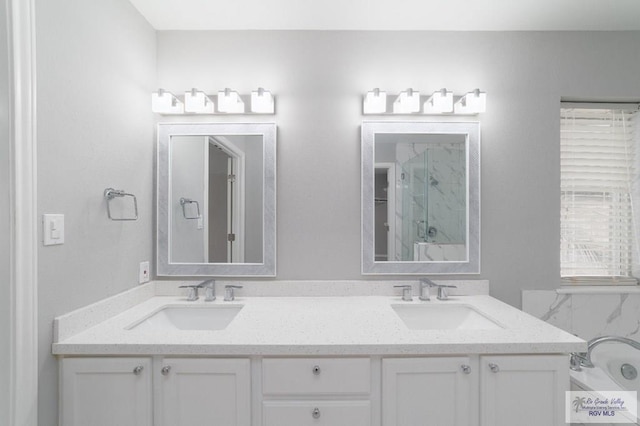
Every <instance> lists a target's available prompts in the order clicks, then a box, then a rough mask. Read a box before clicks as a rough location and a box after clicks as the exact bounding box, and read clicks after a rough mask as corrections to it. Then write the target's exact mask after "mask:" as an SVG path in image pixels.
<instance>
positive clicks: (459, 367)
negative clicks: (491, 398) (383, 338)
mask: <svg viewBox="0 0 640 426" xmlns="http://www.w3.org/2000/svg"><path fill="white" fill-rule="evenodd" d="M478 376H479V374H478V371H477V359H472V358H471V357H468V356H460V357H432V358H390V359H384V360H383V361H382V404H383V407H382V419H383V420H382V424H383V425H385V426H415V425H447V426H471V425H477V418H478V416H477V414H476V413H477V412H478V397H477V386H478Z"/></svg>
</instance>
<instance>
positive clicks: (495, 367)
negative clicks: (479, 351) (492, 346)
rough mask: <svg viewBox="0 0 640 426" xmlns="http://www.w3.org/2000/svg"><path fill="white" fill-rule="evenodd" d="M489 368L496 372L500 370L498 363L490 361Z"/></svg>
mask: <svg viewBox="0 0 640 426" xmlns="http://www.w3.org/2000/svg"><path fill="white" fill-rule="evenodd" d="M489 369H490V370H491V371H492V372H493V373H497V372H498V371H500V367H498V364H494V363H490V364H489Z"/></svg>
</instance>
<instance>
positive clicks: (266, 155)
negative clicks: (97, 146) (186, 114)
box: [156, 123, 276, 277]
mask: <svg viewBox="0 0 640 426" xmlns="http://www.w3.org/2000/svg"><path fill="white" fill-rule="evenodd" d="M209 135H214V136H232V135H259V136H262V141H263V145H262V146H263V170H264V179H263V210H262V225H263V226H262V229H263V240H262V263H170V262H169V259H170V257H169V250H170V247H171V244H170V242H171V235H170V232H169V230H170V226H169V224H170V223H171V222H170V220H171V218H170V211H169V192H170V191H169V186H170V179H171V176H170V170H169V166H170V152H171V147H170V141H171V137H172V136H209ZM157 168H158V169H157V194H156V200H157V201H156V203H157V204H156V205H157V234H156V261H157V263H156V265H157V266H156V269H157V275H159V276H185V277H187V276H212V277H215V276H225V277H236V276H237V277H247V276H254V277H272V276H275V275H276V125H275V124H274V123H160V124H158V160H157Z"/></svg>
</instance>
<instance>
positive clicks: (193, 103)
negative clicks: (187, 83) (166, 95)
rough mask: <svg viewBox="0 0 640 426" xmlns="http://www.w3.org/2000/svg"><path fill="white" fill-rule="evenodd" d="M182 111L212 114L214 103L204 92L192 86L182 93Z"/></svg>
mask: <svg viewBox="0 0 640 426" xmlns="http://www.w3.org/2000/svg"><path fill="white" fill-rule="evenodd" d="M184 111H185V112H191V113H195V114H213V111H214V103H213V101H212V100H211V98H209V97H208V96H207V95H206V94H205V93H204V92H201V91H199V90H198V89H196V88H193V89H191V91H189V92H185V94H184Z"/></svg>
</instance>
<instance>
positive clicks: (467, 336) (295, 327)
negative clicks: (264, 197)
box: [53, 295, 586, 356]
mask: <svg viewBox="0 0 640 426" xmlns="http://www.w3.org/2000/svg"><path fill="white" fill-rule="evenodd" d="M432 299H433V300H432V301H429V302H423V301H419V300H417V298H416V299H415V300H414V301H412V302H404V301H402V300H401V299H400V298H399V297H389V296H345V297H238V298H236V300H235V301H233V302H224V301H222V300H220V299H218V300H216V301H214V302H205V301H204V300H202V298H201V299H200V300H198V301H195V302H187V301H186V300H185V298H184V297H178V296H157V295H155V296H154V295H152V296H151V297H149V298H147V299H145V300H142V301H141V302H140V303H137V304H135V305H133V306H131V307H129V308H127V309H123V310H122V311H121V312H119V313H116V314H114V315H113V316H111V317H108V318H106V319H104V320H101V321H100V322H97V323H95V325H93V324H91V325H90V326H88V327H85V328H84V329H82V328H81V327H80V328H78V330H77V332H74V333H75V334H72V333H68V332H65V331H64V330H62V329H61V328H62V327H66V326H67V325H65V324H66V323H68V322H69V321H68V319H67V320H66V322H65V321H62V322H60V319H57V320H56V333H55V335H56V338H55V341H54V344H53V353H54V354H57V355H233V356H237V355H272V356H278V355H280V356H291V355H293V356H296V355H311V356H314V355H332V356H336V355H364V354H367V355H415V354H423V355H424V354H488V353H491V354H499V353H568V352H573V351H584V350H585V349H586V344H585V342H584V341H583V340H581V339H579V338H577V337H575V336H573V335H571V334H569V333H567V332H564V331H562V330H560V329H558V328H555V327H553V326H551V325H549V324H547V323H545V322H543V321H541V320H539V319H537V318H534V317H532V316H530V315H528V314H526V313H524V312H522V311H520V310H518V309H516V308H514V307H512V306H510V305H507V304H505V303H503V302H500V301H499V300H497V299H494V298H492V297H490V296H486V295H480V296H452V297H451V299H450V300H448V301H439V300H436V299H435V298H432ZM461 303H462V304H465V305H468V306H471V307H473V308H474V309H476V310H477V311H479V312H482V313H483V314H484V315H485V316H487V317H489V318H490V319H492V320H494V321H495V322H497V323H498V324H500V325H502V326H503V327H504V328H502V329H485V330H470V329H454V330H413V329H409V328H408V327H407V326H406V325H405V324H404V322H403V321H402V320H401V319H400V318H399V316H398V315H397V314H396V313H395V311H394V310H393V309H392V307H391V305H398V304H407V305H409V304H413V305H425V304H431V305H436V304H443V305H444V304H461ZM167 305H172V306H176V305H181V306H194V307H196V306H204V305H208V306H212V305H242V306H243V307H242V309H241V310H240V312H239V313H238V315H237V316H236V317H235V319H233V320H232V322H231V323H230V324H229V325H228V326H227V327H226V328H225V329H223V330H216V331H195V330H163V331H141V330H137V329H135V328H134V329H127V328H128V327H130V326H131V325H132V324H134V323H136V322H137V321H139V320H140V319H142V318H145V317H147V316H149V315H150V314H152V313H154V312H156V311H158V310H159V309H162V308H163V307H164V306H167ZM83 315H84V316H83ZM83 315H76V317H75V319H74V321H78V318H80V320H81V319H82V318H85V319H86V318H89V315H90V314H87V313H86V312H85V313H84V314H83ZM88 322H91V321H88ZM94 322H95V321H94ZM76 327H77V325H76Z"/></svg>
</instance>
